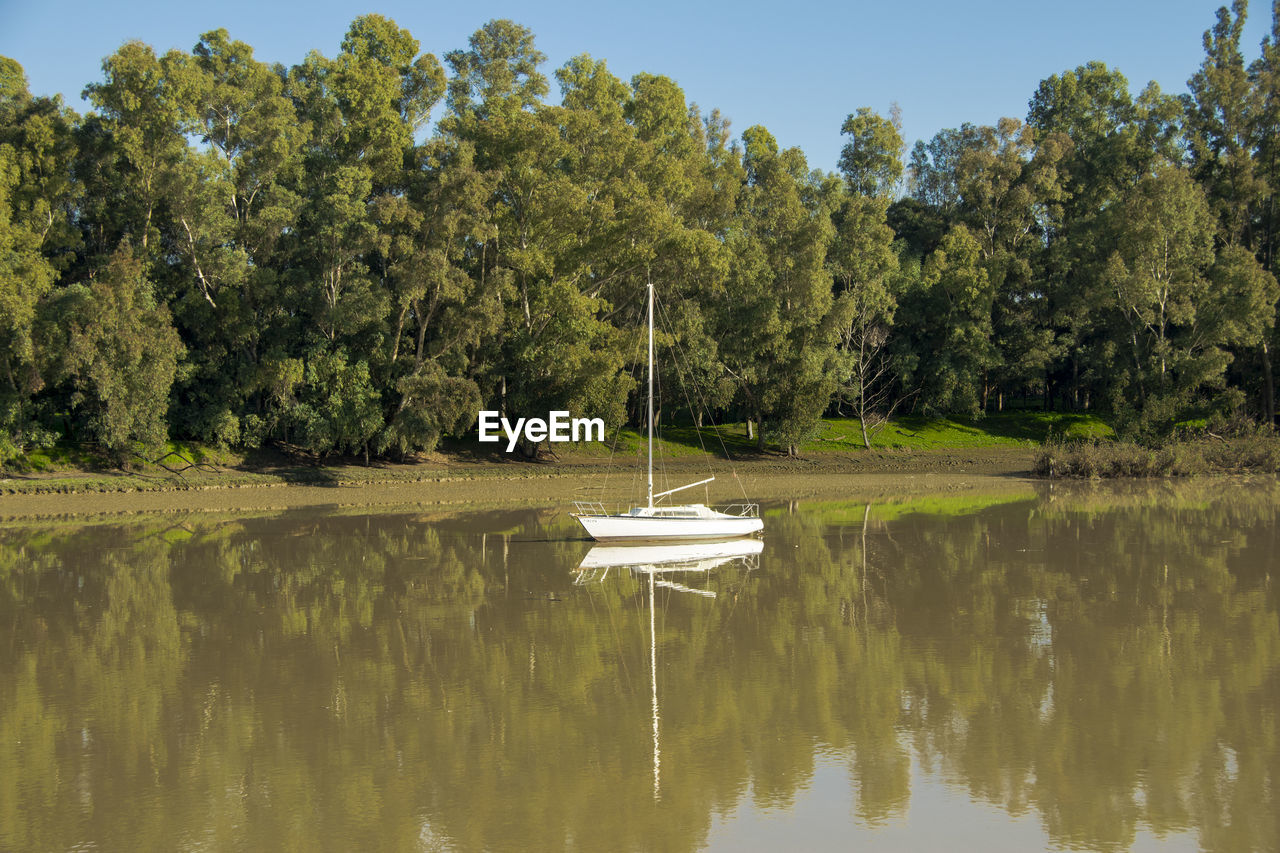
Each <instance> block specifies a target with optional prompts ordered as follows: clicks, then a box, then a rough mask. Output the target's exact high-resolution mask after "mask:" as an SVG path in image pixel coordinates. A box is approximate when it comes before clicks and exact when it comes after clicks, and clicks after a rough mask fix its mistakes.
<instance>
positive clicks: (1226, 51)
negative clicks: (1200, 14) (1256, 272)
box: [1184, 0, 1265, 248]
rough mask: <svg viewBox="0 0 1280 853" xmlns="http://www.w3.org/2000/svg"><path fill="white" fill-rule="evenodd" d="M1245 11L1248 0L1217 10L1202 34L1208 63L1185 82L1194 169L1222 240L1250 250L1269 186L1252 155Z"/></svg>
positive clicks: (1253, 94) (1252, 100)
mask: <svg viewBox="0 0 1280 853" xmlns="http://www.w3.org/2000/svg"><path fill="white" fill-rule="evenodd" d="M1247 10H1248V3H1247V0H1233V2H1232V4H1231V8H1230V9H1229V10H1228V9H1227V8H1226V7H1225V6H1224V7H1221V8H1219V9H1218V12H1217V20H1216V21H1215V23H1214V25H1213V27H1212V28H1211V29H1209V30H1206V31H1205V33H1204V51H1205V58H1204V61H1203V63H1201V65H1200V70H1199V71H1197V72H1196V73H1195V74H1194V75H1192V77H1191V79H1190V80H1188V81H1187V87H1188V89H1190V94H1188V95H1186V96H1184V100H1185V105H1186V115H1187V130H1188V133H1187V139H1188V141H1189V143H1190V153H1191V169H1192V172H1193V174H1194V175H1195V177H1196V179H1197V180H1198V181H1199V182H1200V183H1201V184H1203V185H1204V187H1205V191H1206V193H1207V196H1208V199H1209V203H1210V205H1211V207H1212V208H1213V211H1214V214H1215V216H1216V217H1217V220H1218V238H1219V239H1220V240H1221V241H1222V242H1223V243H1224V244H1227V245H1236V244H1239V245H1243V246H1245V247H1246V248H1252V247H1253V243H1254V235H1253V222H1252V216H1251V208H1253V207H1254V206H1256V205H1257V203H1258V202H1259V201H1260V200H1261V197H1262V195H1263V191H1264V186H1265V185H1264V184H1263V182H1262V180H1261V178H1260V177H1259V176H1258V174H1257V171H1256V168H1255V163H1254V158H1253V152H1254V148H1255V147H1256V139H1255V133H1256V125H1257V112H1258V109H1259V104H1258V102H1257V101H1258V99H1257V89H1256V88H1255V87H1254V86H1252V85H1250V81H1249V75H1248V73H1247V71H1246V70H1245V63H1244V56H1243V54H1242V53H1241V51H1240V37H1241V35H1242V34H1243V32H1244V23H1245V17H1246V14H1247Z"/></svg>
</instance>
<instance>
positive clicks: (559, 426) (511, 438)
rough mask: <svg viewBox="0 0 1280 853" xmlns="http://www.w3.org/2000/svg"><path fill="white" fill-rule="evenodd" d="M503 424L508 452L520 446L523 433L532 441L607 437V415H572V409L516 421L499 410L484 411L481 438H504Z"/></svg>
mask: <svg viewBox="0 0 1280 853" xmlns="http://www.w3.org/2000/svg"><path fill="white" fill-rule="evenodd" d="M499 428H501V430H502V432H503V433H506V436H507V452H508V453H510V452H511V451H513V450H515V449H516V443H517V442H519V441H520V436H521V435H523V436H524V439H525V441H528V442H529V443H530V444H538V443H539V442H542V441H556V442H561V441H604V418H570V417H569V413H568V412H548V413H547V420H545V421H544V420H543V419H542V418H519V419H517V420H516V422H515V425H514V426H512V424H511V421H509V420H507V419H506V418H504V417H501V416H500V415H499V413H498V412H493V411H488V410H485V411H483V412H481V413H480V440H481V441H501V440H502V435H501V434H499V432H498V430H499Z"/></svg>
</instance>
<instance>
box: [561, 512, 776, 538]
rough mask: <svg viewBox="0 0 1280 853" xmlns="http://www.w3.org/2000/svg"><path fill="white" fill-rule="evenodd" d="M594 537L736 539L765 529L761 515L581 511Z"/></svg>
mask: <svg viewBox="0 0 1280 853" xmlns="http://www.w3.org/2000/svg"><path fill="white" fill-rule="evenodd" d="M577 519H578V522H579V523H580V524H581V525H582V526H583V528H584V529H585V530H586V531H587V535H589V536H590V537H591V538H592V539H608V540H615V539H631V540H635V541H641V540H645V539H686V540H687V539H732V538H734V537H737V536H750V535H751V534H752V533H756V532H758V531H760V530H763V529H764V522H763V521H762V520H760V519H759V518H751V517H738V516H723V517H721V518H705V517H703V518H661V517H654V516H643V515H579V516H577Z"/></svg>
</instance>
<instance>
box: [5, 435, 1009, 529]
mask: <svg viewBox="0 0 1280 853" xmlns="http://www.w3.org/2000/svg"><path fill="white" fill-rule="evenodd" d="M1032 455H1033V450H1031V449H1022V448H978V449H972V450H967V449H966V450H948V451H916V452H910V453H907V452H893V451H884V452H875V451H873V452H869V453H865V454H858V455H856V456H851V455H847V454H839V455H835V454H832V455H824V456H814V457H809V458H803V459H789V458H786V457H764V458H756V459H751V460H747V461H743V462H738V463H735V464H734V465H733V466H732V467H730V466H729V465H728V464H727V463H725V462H724V461H723V460H713V461H711V463H710V464H708V463H707V462H705V461H700V462H693V461H691V460H679V461H675V462H668V463H667V464H666V466H665V467H664V468H663V469H662V470H661V471H660V472H659V473H657V474H656V475H655V476H658V477H659V478H660V479H662V480H663V481H664V482H667V481H670V482H673V483H676V484H678V483H679V482H680V481H682V480H686V479H693V478H700V477H702V476H706V475H707V473H708V471H709V472H710V473H712V474H714V475H715V476H716V478H717V480H716V482H715V484H713V486H712V487H711V488H709V489H707V490H705V491H703V490H698V492H697V493H691V494H699V496H698V497H691V498H690V499H691V500H704V499H705V500H709V501H712V502H721V501H734V500H741V499H743V498H747V499H751V500H771V499H772V500H776V499H779V498H786V499H794V498H812V497H849V498H854V497H857V498H866V499H868V500H876V499H885V498H891V497H895V496H905V495H913V494H928V493H937V492H967V491H973V492H975V493H977V492H982V493H991V492H1006V491H1012V490H1019V491H1021V490H1029V489H1030V488H1031V484H1032V482H1033V480H1032V478H1031V473H1030V471H1031V463H1032ZM642 478H643V474H642V473H641V472H639V471H638V470H636V469H635V468H634V466H631V465H627V464H622V465H618V464H616V463H615V464H613V465H609V464H607V463H604V462H602V461H598V460H589V461H579V460H564V461H557V462H543V463H492V462H475V461H467V460H450V459H443V460H441V459H437V460H434V461H432V462H430V463H424V464H421V465H385V466H378V467H372V468H366V467H364V466H355V465H348V466H333V467H325V468H316V469H311V470H309V471H307V472H306V476H305V478H304V477H302V476H299V475H298V474H297V472H293V473H287V472H286V473H280V472H275V473H261V472H246V471H243V470H236V471H227V472H224V473H223V474H221V475H220V474H217V473H212V474H211V473H201V474H200V475H199V476H198V477H197V476H192V477H187V478H176V477H173V478H165V479H152V480H145V481H142V480H139V479H138V478H136V477H127V476H126V475H121V477H120V479H119V480H118V481H116V480H113V479H112V478H110V477H104V476H103V475H102V474H97V475H95V476H93V477H91V478H90V477H86V478H85V479H84V482H83V488H77V486H76V481H75V480H74V479H71V480H68V479H67V478H62V479H59V480H57V481H56V483H57V485H56V489H57V490H56V491H55V490H53V488H44V489H42V488H41V483H40V482H39V481H38V480H35V479H29V480H22V481H15V480H10V481H8V482H6V483H4V484H3V486H4V487H6V488H8V489H9V490H10V491H11V493H10V494H4V495H0V520H2V519H21V518H57V517H74V516H94V515H120V514H134V513H148V514H149V513H165V512H215V513H221V512H229V513H234V512H261V511H271V510H285V509H295V508H302V507H329V506H331V507H359V506H369V507H383V508H393V507H413V506H422V505H442V504H458V505H530V504H541V505H547V504H555V503H563V504H564V505H565V506H566V507H568V506H569V505H570V502H571V501H573V500H574V499H578V498H582V499H588V498H589V499H604V500H607V501H623V502H625V501H627V500H628V499H634V496H635V495H637V494H641V493H642V491H643V480H642ZM47 482H48V485H49V486H50V487H52V486H53V483H54V481H52V480H49V481H47ZM637 486H639V488H637Z"/></svg>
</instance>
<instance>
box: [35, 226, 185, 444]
mask: <svg viewBox="0 0 1280 853" xmlns="http://www.w3.org/2000/svg"><path fill="white" fill-rule="evenodd" d="M143 269H144V265H143V262H142V261H141V260H140V259H139V258H137V257H136V256H135V255H134V254H133V250H132V249H131V247H130V246H129V245H128V244H127V243H125V244H123V245H121V247H120V248H119V249H118V250H117V251H116V253H115V254H114V255H112V257H111V260H110V261H109V262H108V263H107V265H106V267H105V268H103V269H102V270H100V271H99V272H98V273H97V274H96V275H95V276H93V278H92V279H91V280H90V281H89V282H88V284H81V285H76V286H72V287H68V288H65V289H63V290H61V291H60V292H59V294H58V298H57V299H56V300H55V301H54V302H52V303H50V306H49V316H48V323H49V327H48V328H47V329H46V330H45V331H44V335H45V349H46V351H48V352H55V353H58V359H57V361H56V362H55V365H54V368H53V371H54V374H53V375H54V377H56V379H58V380H61V381H65V382H67V383H68V385H69V386H70V388H71V389H72V391H73V393H72V395H71V397H70V403H71V405H72V406H73V407H74V408H75V409H78V410H81V411H84V412H85V413H86V414H87V416H88V423H89V429H90V434H91V435H92V436H93V438H94V439H96V440H97V441H99V442H101V444H102V445H103V446H104V447H105V448H106V449H107V450H108V452H110V453H111V454H112V455H113V456H114V457H115V458H116V459H117V461H120V462H123V461H125V460H126V459H128V457H129V455H130V453H131V452H133V451H134V449H135V448H137V447H139V446H140V447H141V448H142V449H143V450H145V451H155V450H157V449H159V448H160V446H161V445H163V444H164V442H165V440H166V439H167V437H168V429H167V417H166V416H167V414H168V411H167V410H168V403H169V394H168V391H169V386H170V385H171V384H172V383H173V377H174V374H175V372H176V370H177V363H178V359H179V358H180V357H181V356H182V352H183V347H182V342H181V340H180V339H179V337H178V333H177V332H176V331H175V330H174V328H173V326H172V324H171V321H170V315H169V311H168V310H167V309H166V308H165V307H164V306H163V305H160V304H157V302H156V301H155V297H154V295H153V293H152V286H151V282H149V281H148V280H147V278H146V276H145V273H144V272H143Z"/></svg>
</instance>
